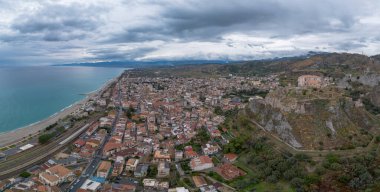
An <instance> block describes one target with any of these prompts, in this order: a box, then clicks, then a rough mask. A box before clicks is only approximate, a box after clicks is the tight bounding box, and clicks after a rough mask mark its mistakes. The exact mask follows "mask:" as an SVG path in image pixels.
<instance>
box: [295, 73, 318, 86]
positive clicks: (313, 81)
mask: <svg viewBox="0 0 380 192" xmlns="http://www.w3.org/2000/svg"><path fill="white" fill-rule="evenodd" d="M322 85H323V78H322V77H320V76H317V75H302V76H299V77H298V87H312V88H320V87H322Z"/></svg>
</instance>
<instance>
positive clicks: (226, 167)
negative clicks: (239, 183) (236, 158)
mask: <svg viewBox="0 0 380 192" xmlns="http://www.w3.org/2000/svg"><path fill="white" fill-rule="evenodd" d="M215 172H217V173H218V174H219V175H220V176H222V177H223V179H225V180H227V181H229V180H232V179H235V178H237V177H240V176H244V175H246V173H245V172H244V171H242V170H241V169H239V168H237V167H236V166H234V165H232V164H229V163H226V164H223V165H220V166H218V167H217V168H216V169H215Z"/></svg>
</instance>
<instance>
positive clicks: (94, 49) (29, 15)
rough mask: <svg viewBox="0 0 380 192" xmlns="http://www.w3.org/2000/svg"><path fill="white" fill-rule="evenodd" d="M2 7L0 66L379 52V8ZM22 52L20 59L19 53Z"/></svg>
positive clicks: (241, 0)
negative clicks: (320, 51) (9, 62)
mask: <svg viewBox="0 0 380 192" xmlns="http://www.w3.org/2000/svg"><path fill="white" fill-rule="evenodd" d="M73 2H75V1H72V0H60V1H53V0H28V1H23V0H12V1H5V0H0V57H2V58H0V61H1V60H2V59H3V60H4V59H5V58H7V59H8V58H9V60H12V59H14V60H19V61H20V62H29V61H30V60H32V59H35V60H36V61H40V58H42V57H46V58H44V60H43V61H48V60H51V61H52V62H56V61H59V62H61V61H62V60H67V61H65V63H67V62H71V61H74V62H77V61H78V62H81V61H83V60H125V59H126V60H131V59H152V58H153V59H157V58H158V59H163V58H164V59H172V58H177V59H181V58H187V59H189V58H195V59H210V58H211V59H218V58H221V59H224V58H232V59H237V60H240V59H251V58H260V57H265V58H269V57H276V56H287V55H294V54H299V53H303V52H307V51H309V50H318V49H323V50H325V51H354V52H355V51H356V52H357V51H362V50H361V49H367V50H369V52H371V53H376V52H379V51H380V48H378V47H379V46H377V45H376V44H378V43H379V42H380V40H379V39H380V38H379V36H378V33H377V32H376V31H377V29H378V28H379V27H380V23H379V22H378V21H379V17H380V15H379V14H378V13H379V12H380V10H379V7H380V1H376V0H368V1H357V0H319V1H315V0H287V1H281V0H214V1H205V0H160V1H156V0H113V1H107V0H92V1H76V3H73ZM18 52H22V55H20V53H18Z"/></svg>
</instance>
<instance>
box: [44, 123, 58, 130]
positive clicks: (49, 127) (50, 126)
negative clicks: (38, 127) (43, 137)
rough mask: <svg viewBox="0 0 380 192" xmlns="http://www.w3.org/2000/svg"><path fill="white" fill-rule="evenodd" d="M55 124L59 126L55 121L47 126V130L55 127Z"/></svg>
mask: <svg viewBox="0 0 380 192" xmlns="http://www.w3.org/2000/svg"><path fill="white" fill-rule="evenodd" d="M55 126H57V123H53V124H51V125H49V126H47V127H46V128H45V131H49V130H51V129H53V128H54V127H55Z"/></svg>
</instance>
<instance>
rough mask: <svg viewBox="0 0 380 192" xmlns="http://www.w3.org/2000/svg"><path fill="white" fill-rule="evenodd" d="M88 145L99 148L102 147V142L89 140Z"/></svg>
mask: <svg viewBox="0 0 380 192" xmlns="http://www.w3.org/2000/svg"><path fill="white" fill-rule="evenodd" d="M86 145H90V146H91V147H92V148H95V147H98V146H99V145H100V140H97V139H89V140H87V142H86Z"/></svg>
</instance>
